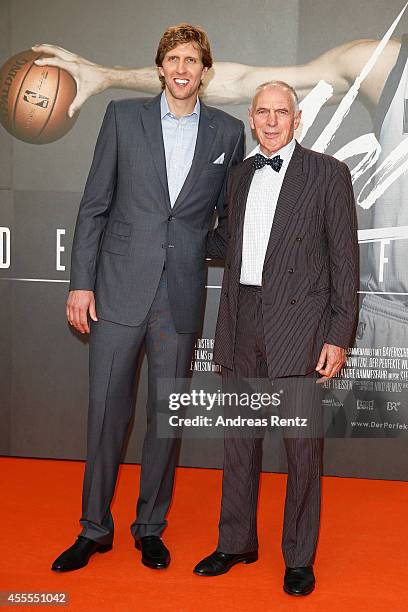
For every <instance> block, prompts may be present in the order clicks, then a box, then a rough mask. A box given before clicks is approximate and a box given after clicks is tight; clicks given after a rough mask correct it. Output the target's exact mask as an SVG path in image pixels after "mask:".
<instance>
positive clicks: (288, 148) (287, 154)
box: [245, 138, 296, 162]
mask: <svg viewBox="0 0 408 612" xmlns="http://www.w3.org/2000/svg"><path fill="white" fill-rule="evenodd" d="M295 146H296V140H295V138H292V140H291V141H290V142H288V144H286V145H285V146H284V147H282V148H281V149H279V151H275V153H274V154H273V155H271V158H272V157H275V155H279V156H280V157H281V158H282V161H284V162H287V161H289V160H290V158H291V157H292V153H293V151H294V150H295ZM257 153H259V154H260V155H263V156H264V157H268V156H267V155H265V154H264V153H262V151H261V147H260V145H259V144H258V145H257V146H256V147H255V149H253V150H252V151H251V152H250V153H248V155H247V156H246V158H245V159H248V157H253V156H254V155H256V154H257Z"/></svg>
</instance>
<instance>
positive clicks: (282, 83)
mask: <svg viewBox="0 0 408 612" xmlns="http://www.w3.org/2000/svg"><path fill="white" fill-rule="evenodd" d="M267 87H282V89H288V90H289V91H290V93H291V95H292V100H293V106H294V108H295V111H298V110H299V97H298V95H297V93H296V89H295V88H294V87H292V85H289V83H286V82H285V81H266V83H261V85H258V87H257V88H256V89H255V94H254V97H253V98H252V103H251V108H252V107H253V104H254V100H255V98H256V96H257V94H258V93H259V92H260V91H262V90H263V89H266V88H267Z"/></svg>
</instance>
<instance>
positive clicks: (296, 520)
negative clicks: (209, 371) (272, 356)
mask: <svg viewBox="0 0 408 612" xmlns="http://www.w3.org/2000/svg"><path fill="white" fill-rule="evenodd" d="M316 376H317V375H316V374H315V373H313V372H312V373H311V374H310V375H306V376H299V377H287V378H279V379H278V380H277V381H275V383H278V387H276V389H275V390H277V389H279V391H284V393H283V394H282V395H281V397H282V403H281V406H280V408H279V410H278V412H279V413H280V415H279V416H280V417H288V418H294V417H296V416H299V417H300V418H307V421H308V429H307V431H305V433H304V434H303V432H302V435H299V431H300V430H299V429H297V430H296V431H294V432H293V431H290V430H289V428H287V430H286V431H285V432H282V434H283V437H284V444H285V449H286V454H287V459H288V479H287V486H286V501H285V514H284V525H283V534H282V552H283V556H284V560H285V564H286V566H287V567H302V566H307V565H312V563H313V560H314V556H315V551H316V545H317V538H318V532H319V517H320V491H321V489H320V482H321V480H320V476H321V471H322V453H323V439H322V428H321V410H320V407H321V396H320V393H321V387H320V385H317V384H315V378H316ZM267 378H268V368H267V363H266V349H265V342H264V327H263V318H262V292H261V291H260V290H258V289H257V288H251V287H242V286H240V292H239V300H238V318H237V331H236V339H235V353H234V369H233V370H228V369H226V368H223V387H224V390H225V389H228V391H233V390H235V391H236V390H237V389H238V390H242V388H243V385H245V384H247V383H245V381H244V380H243V379H261V380H262V379H264V382H265V379H267ZM305 379H307V380H305ZM275 383H274V384H275ZM263 390H264V391H265V386H264V388H263ZM305 391H306V392H305ZM241 392H242V391H241ZM319 399H320V405H319ZM274 412H276V411H274ZM245 416H249V417H251V416H252V417H254V416H255V417H256V416H258V414H253V413H252V414H248V415H245ZM264 433H265V432H264ZM262 444H263V436H262V435H260V434H259V432H256V433H255V434H254V435H242V434H241V435H240V434H239V433H237V432H235V434H234V433H231V431H228V430H227V431H226V436H225V440H224V449H225V450H224V473H223V484H222V503H221V516H220V523H219V540H218V547H217V550H219V551H221V552H224V553H243V552H250V551H254V550H257V548H258V537H257V516H256V515H257V502H258V489H259V475H260V471H261V468H262Z"/></svg>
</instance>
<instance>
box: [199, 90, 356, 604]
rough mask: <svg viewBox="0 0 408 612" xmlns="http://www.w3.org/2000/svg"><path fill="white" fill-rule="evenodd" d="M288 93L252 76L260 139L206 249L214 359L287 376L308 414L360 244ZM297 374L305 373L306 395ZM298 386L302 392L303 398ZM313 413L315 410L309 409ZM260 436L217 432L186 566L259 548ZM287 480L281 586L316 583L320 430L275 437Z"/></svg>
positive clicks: (338, 165)
mask: <svg viewBox="0 0 408 612" xmlns="http://www.w3.org/2000/svg"><path fill="white" fill-rule="evenodd" d="M300 116H301V113H300V111H299V108H298V99H297V95H296V92H295V91H294V90H293V89H292V88H291V87H290V86H289V85H288V84H286V83H283V82H281V81H274V82H270V83H266V84H264V85H262V86H260V87H259V88H258V89H257V91H256V94H255V97H254V100H253V102H252V106H251V109H250V124H251V127H252V129H253V130H254V131H255V133H256V136H257V139H258V141H259V146H258V150H257V152H256V154H255V155H254V156H251V157H248V158H247V159H246V160H245V161H244V162H242V164H240V165H238V166H236V167H235V168H234V169H233V170H232V171H231V172H230V175H229V179H228V189H227V206H228V219H227V218H226V216H224V217H223V218H222V219H221V220H220V223H219V226H218V228H217V230H216V231H215V232H214V233H212V234H210V235H209V238H208V254H209V255H210V256H212V257H218V258H224V257H225V258H226V265H225V273H224V280H223V287H222V295H221V302H220V310H219V314H218V322H217V330H216V340H215V350H214V359H215V361H216V362H217V363H219V364H221V365H222V366H223V378H224V381H226V382H228V383H231V381H234V380H235V381H237V382H238V381H239V380H240V379H241V380H242V379H245V378H257V377H261V378H262V377H263V378H266V379H269V381H272V380H273V379H276V378H279V379H280V380H281V381H285V384H286V386H285V389H287V390H289V395H287V396H286V403H287V404H288V402H289V403H292V406H287V409H288V410H289V411H291V412H292V414H296V411H303V413H304V411H305V406H304V405H303V404H306V412H307V411H309V416H310V417H311V421H313V420H317V413H318V401H316V404H315V406H313V405H312V404H311V402H310V399H311V397H314V398H315V399H316V400H317V399H318V393H317V391H316V393H315V392H314V391H315V390H317V389H319V388H321V387H320V386H319V385H316V384H315V383H316V382H317V379H318V378H320V381H319V382H321V381H322V380H325V379H327V378H331V377H332V376H334V375H335V374H336V373H337V372H338V371H339V370H340V368H341V367H342V365H343V364H344V363H345V359H346V354H345V349H346V348H347V347H348V346H350V343H351V341H352V336H353V333H354V328H355V321H356V314H357V287H358V242H357V220H356V211H355V202H354V196H353V189H352V184H351V177H350V172H349V170H348V168H347V166H346V165H345V164H344V163H342V162H340V161H338V160H336V159H334V158H333V157H330V156H328V155H322V154H319V153H315V152H313V151H310V150H307V149H304V148H303V147H301V146H300V145H299V144H298V143H297V142H296V141H295V139H294V132H295V129H296V128H297V127H298V125H299V122H300ZM302 383H308V384H307V386H308V391H307V394H305V393H302ZM306 396H307V397H306ZM315 411H316V413H315ZM261 445H262V439H261V438H258V437H252V438H248V437H247V438H245V437H226V438H225V458H224V476H223V492H222V507H221V518H220V524H219V542H218V547H217V550H216V551H215V552H214V553H212V554H211V555H210V556H208V557H206V558H205V559H203V560H202V561H201V562H200V563H199V564H198V565H197V566H196V568H195V570H194V571H195V573H196V574H198V575H202V576H215V575H218V574H222V573H225V572H227V571H228V570H229V569H230V568H231V567H232V566H233V565H235V564H236V563H240V562H242V563H252V562H254V561H256V560H257V558H258V552H257V548H258V540H257V532H256V508H257V497H258V483H259V472H260V470H261V459H262V455H261ZM285 447H286V452H287V457H288V482H287V491H286V502H285V518H284V526H283V537H282V550H283V556H284V560H285V564H286V572H285V578H284V590H285V591H286V592H287V593H288V594H291V595H307V594H309V593H311V592H312V591H313V589H314V585H315V578H314V573H313V560H314V556H315V551H316V544H317V536H318V530H319V516H320V476H321V464H322V451H323V444H322V437H321V433H319V432H318V427H317V424H316V423H315V424H314V425H313V424H312V429H311V430H310V432H309V434H308V435H307V436H305V435H303V436H299V437H296V436H295V437H292V436H288V437H285Z"/></svg>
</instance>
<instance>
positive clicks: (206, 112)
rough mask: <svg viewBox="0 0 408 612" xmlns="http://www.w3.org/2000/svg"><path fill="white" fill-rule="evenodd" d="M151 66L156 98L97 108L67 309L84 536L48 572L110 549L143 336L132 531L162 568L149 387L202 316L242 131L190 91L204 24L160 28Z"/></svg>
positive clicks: (202, 68)
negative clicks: (78, 389) (76, 381)
mask: <svg viewBox="0 0 408 612" xmlns="http://www.w3.org/2000/svg"><path fill="white" fill-rule="evenodd" d="M156 65H157V66H158V72H159V78H160V80H161V82H162V87H163V92H162V94H161V95H159V96H157V97H155V98H152V99H147V100H146V99H131V100H122V101H120V102H113V101H112V102H110V103H109V105H108V108H107V111H106V114H105V118H104V121H103V124H102V128H101V130H100V133H99V137H98V141H97V144H96V148H95V154H94V159H93V162H92V167H91V170H90V173H89V176H88V180H87V183H86V187H85V192H84V195H83V198H82V201H81V205H80V209H79V214H78V219H77V224H76V229H75V236H74V242H73V248H72V266H71V285H70V293H69V298H68V302H67V317H68V321H69V323H70V324H71V325H73V326H74V327H75V328H76V329H77V330H79V331H80V332H81V333H88V332H90V391H89V394H90V397H89V416H88V448H87V461H86V468H85V476H84V484H83V503H82V518H81V521H80V522H81V525H82V532H81V534H80V536H79V537H78V539H77V540H76V542H75V544H74V545H73V546H71V547H70V548H69V549H67V550H66V551H64V552H63V553H62V555H60V556H59V557H58V558H57V559H56V560H55V561H54V563H53V566H52V569H53V570H55V571H69V570H75V569H78V568H80V567H83V566H84V565H86V564H87V563H88V560H89V558H90V557H91V555H93V554H94V553H95V552H105V551H108V550H110V549H111V547H112V540H113V531H114V525H113V519H112V515H111V511H110V503H111V500H112V497H113V493H114V489H115V484H116V479H117V473H118V468H119V462H120V456H121V451H122V447H123V442H124V438H125V434H126V430H127V428H128V424H129V421H130V419H131V415H132V410H133V402H132V395H133V384H134V378H135V372H136V368H137V362H138V357H139V353H140V349H141V346H142V344H143V343H145V345H146V353H147V359H148V370H149V374H148V378H149V380H148V405H147V433H146V436H145V440H144V445H143V454H142V465H141V476H140V494H139V500H138V503H137V514H136V520H135V521H134V523H133V524H132V526H131V532H132V535H133V537H134V539H135V543H136V547H137V548H139V549H141V550H142V562H143V563H144V564H145V565H147V566H148V567H151V568H154V569H160V568H165V567H167V566H168V564H169V562H170V554H169V551H168V550H167V548H166V546H165V545H164V543H163V542H162V540H161V537H160V536H161V534H162V531H163V530H164V528H165V526H166V514H167V510H168V507H169V504H170V501H171V495H172V490H173V481H174V472H175V467H176V463H177V456H178V442H177V441H176V440H175V439H159V438H158V437H157V418H156V417H157V408H158V399H157V386H158V382H159V381H160V380H161V379H173V380H174V387H175V389H176V385H178V384H179V383H178V382H177V381H178V380H179V379H185V378H186V377H187V376H188V373H189V369H190V367H189V366H190V362H191V357H192V350H193V346H194V341H195V337H196V335H197V332H198V331H199V330H200V327H201V324H202V313H203V305H204V296H205V279H206V271H207V267H206V261H205V257H206V236H207V232H208V230H209V227H210V225H211V222H212V218H213V213H214V209H215V207H216V208H217V209H218V211H219V212H222V211H223V202H224V186H225V179H226V173H227V169H228V168H229V167H230V166H232V165H234V164H237V163H239V162H240V161H241V160H242V157H243V152H244V126H243V124H242V122H241V121H239V120H237V119H234V118H233V117H230V116H229V115H227V114H226V113H224V112H222V111H220V110H217V109H214V108H210V107H207V106H205V105H204V104H203V103H202V102H201V103H200V101H199V99H198V91H199V87H200V84H201V78H202V77H203V75H204V74H205V73H206V72H207V71H208V69H209V68H210V67H211V65H212V58H211V51H210V46H209V42H208V39H207V35H206V33H205V32H204V31H203V30H201V29H200V28H197V27H193V26H190V25H188V24H180V25H179V26H175V27H171V28H168V29H167V30H166V32H165V33H164V34H163V36H162V38H161V40H160V43H159V47H158V51H157V55H156ZM88 314H89V317H90V319H91V321H90V325H88Z"/></svg>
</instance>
